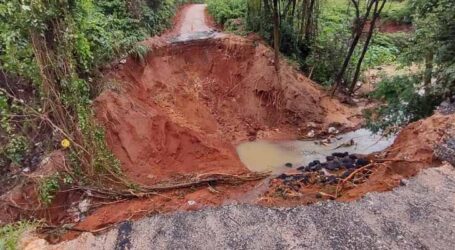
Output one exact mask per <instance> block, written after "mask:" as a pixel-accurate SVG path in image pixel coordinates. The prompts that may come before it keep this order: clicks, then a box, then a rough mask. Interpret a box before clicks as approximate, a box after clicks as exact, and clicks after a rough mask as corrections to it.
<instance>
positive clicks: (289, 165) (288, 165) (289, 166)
mask: <svg viewBox="0 0 455 250" xmlns="http://www.w3.org/2000/svg"><path fill="white" fill-rule="evenodd" d="M284 165H285V166H286V167H288V168H292V163H290V162H288V163H286V164H284Z"/></svg>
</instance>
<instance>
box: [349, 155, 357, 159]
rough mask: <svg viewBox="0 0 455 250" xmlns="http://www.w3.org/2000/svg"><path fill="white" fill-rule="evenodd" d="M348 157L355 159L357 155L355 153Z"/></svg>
mask: <svg viewBox="0 0 455 250" xmlns="http://www.w3.org/2000/svg"><path fill="white" fill-rule="evenodd" d="M349 158H351V159H352V160H355V159H357V156H356V155H349Z"/></svg>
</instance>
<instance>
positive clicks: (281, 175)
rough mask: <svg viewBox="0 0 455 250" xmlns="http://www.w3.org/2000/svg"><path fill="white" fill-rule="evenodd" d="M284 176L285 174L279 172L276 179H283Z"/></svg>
mask: <svg viewBox="0 0 455 250" xmlns="http://www.w3.org/2000/svg"><path fill="white" fill-rule="evenodd" d="M286 177H287V175H286V174H280V175H278V176H277V177H276V178H277V179H281V180H284V179H286Z"/></svg>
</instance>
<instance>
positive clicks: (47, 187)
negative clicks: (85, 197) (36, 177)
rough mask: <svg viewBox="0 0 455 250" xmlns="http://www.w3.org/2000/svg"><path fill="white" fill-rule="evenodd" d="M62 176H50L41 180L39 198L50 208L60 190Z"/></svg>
mask: <svg viewBox="0 0 455 250" xmlns="http://www.w3.org/2000/svg"><path fill="white" fill-rule="evenodd" d="M59 181H60V176H59V175H58V174H54V175H52V176H48V177H46V178H44V179H43V180H41V182H40V184H39V189H38V193H39V198H40V200H41V201H42V202H43V203H44V205H46V206H48V205H50V204H51V203H52V200H53V199H54V197H55V194H56V193H57V191H58V190H59V188H60V183H59Z"/></svg>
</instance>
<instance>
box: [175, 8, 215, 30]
mask: <svg viewBox="0 0 455 250" xmlns="http://www.w3.org/2000/svg"><path fill="white" fill-rule="evenodd" d="M205 8H206V5H205V4H193V5H191V6H190V7H188V9H186V11H185V13H184V16H183V20H182V23H181V26H180V30H179V33H180V34H189V33H194V32H204V31H210V30H211V29H210V28H209V26H207V24H206V22H205V14H204V13H205Z"/></svg>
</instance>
